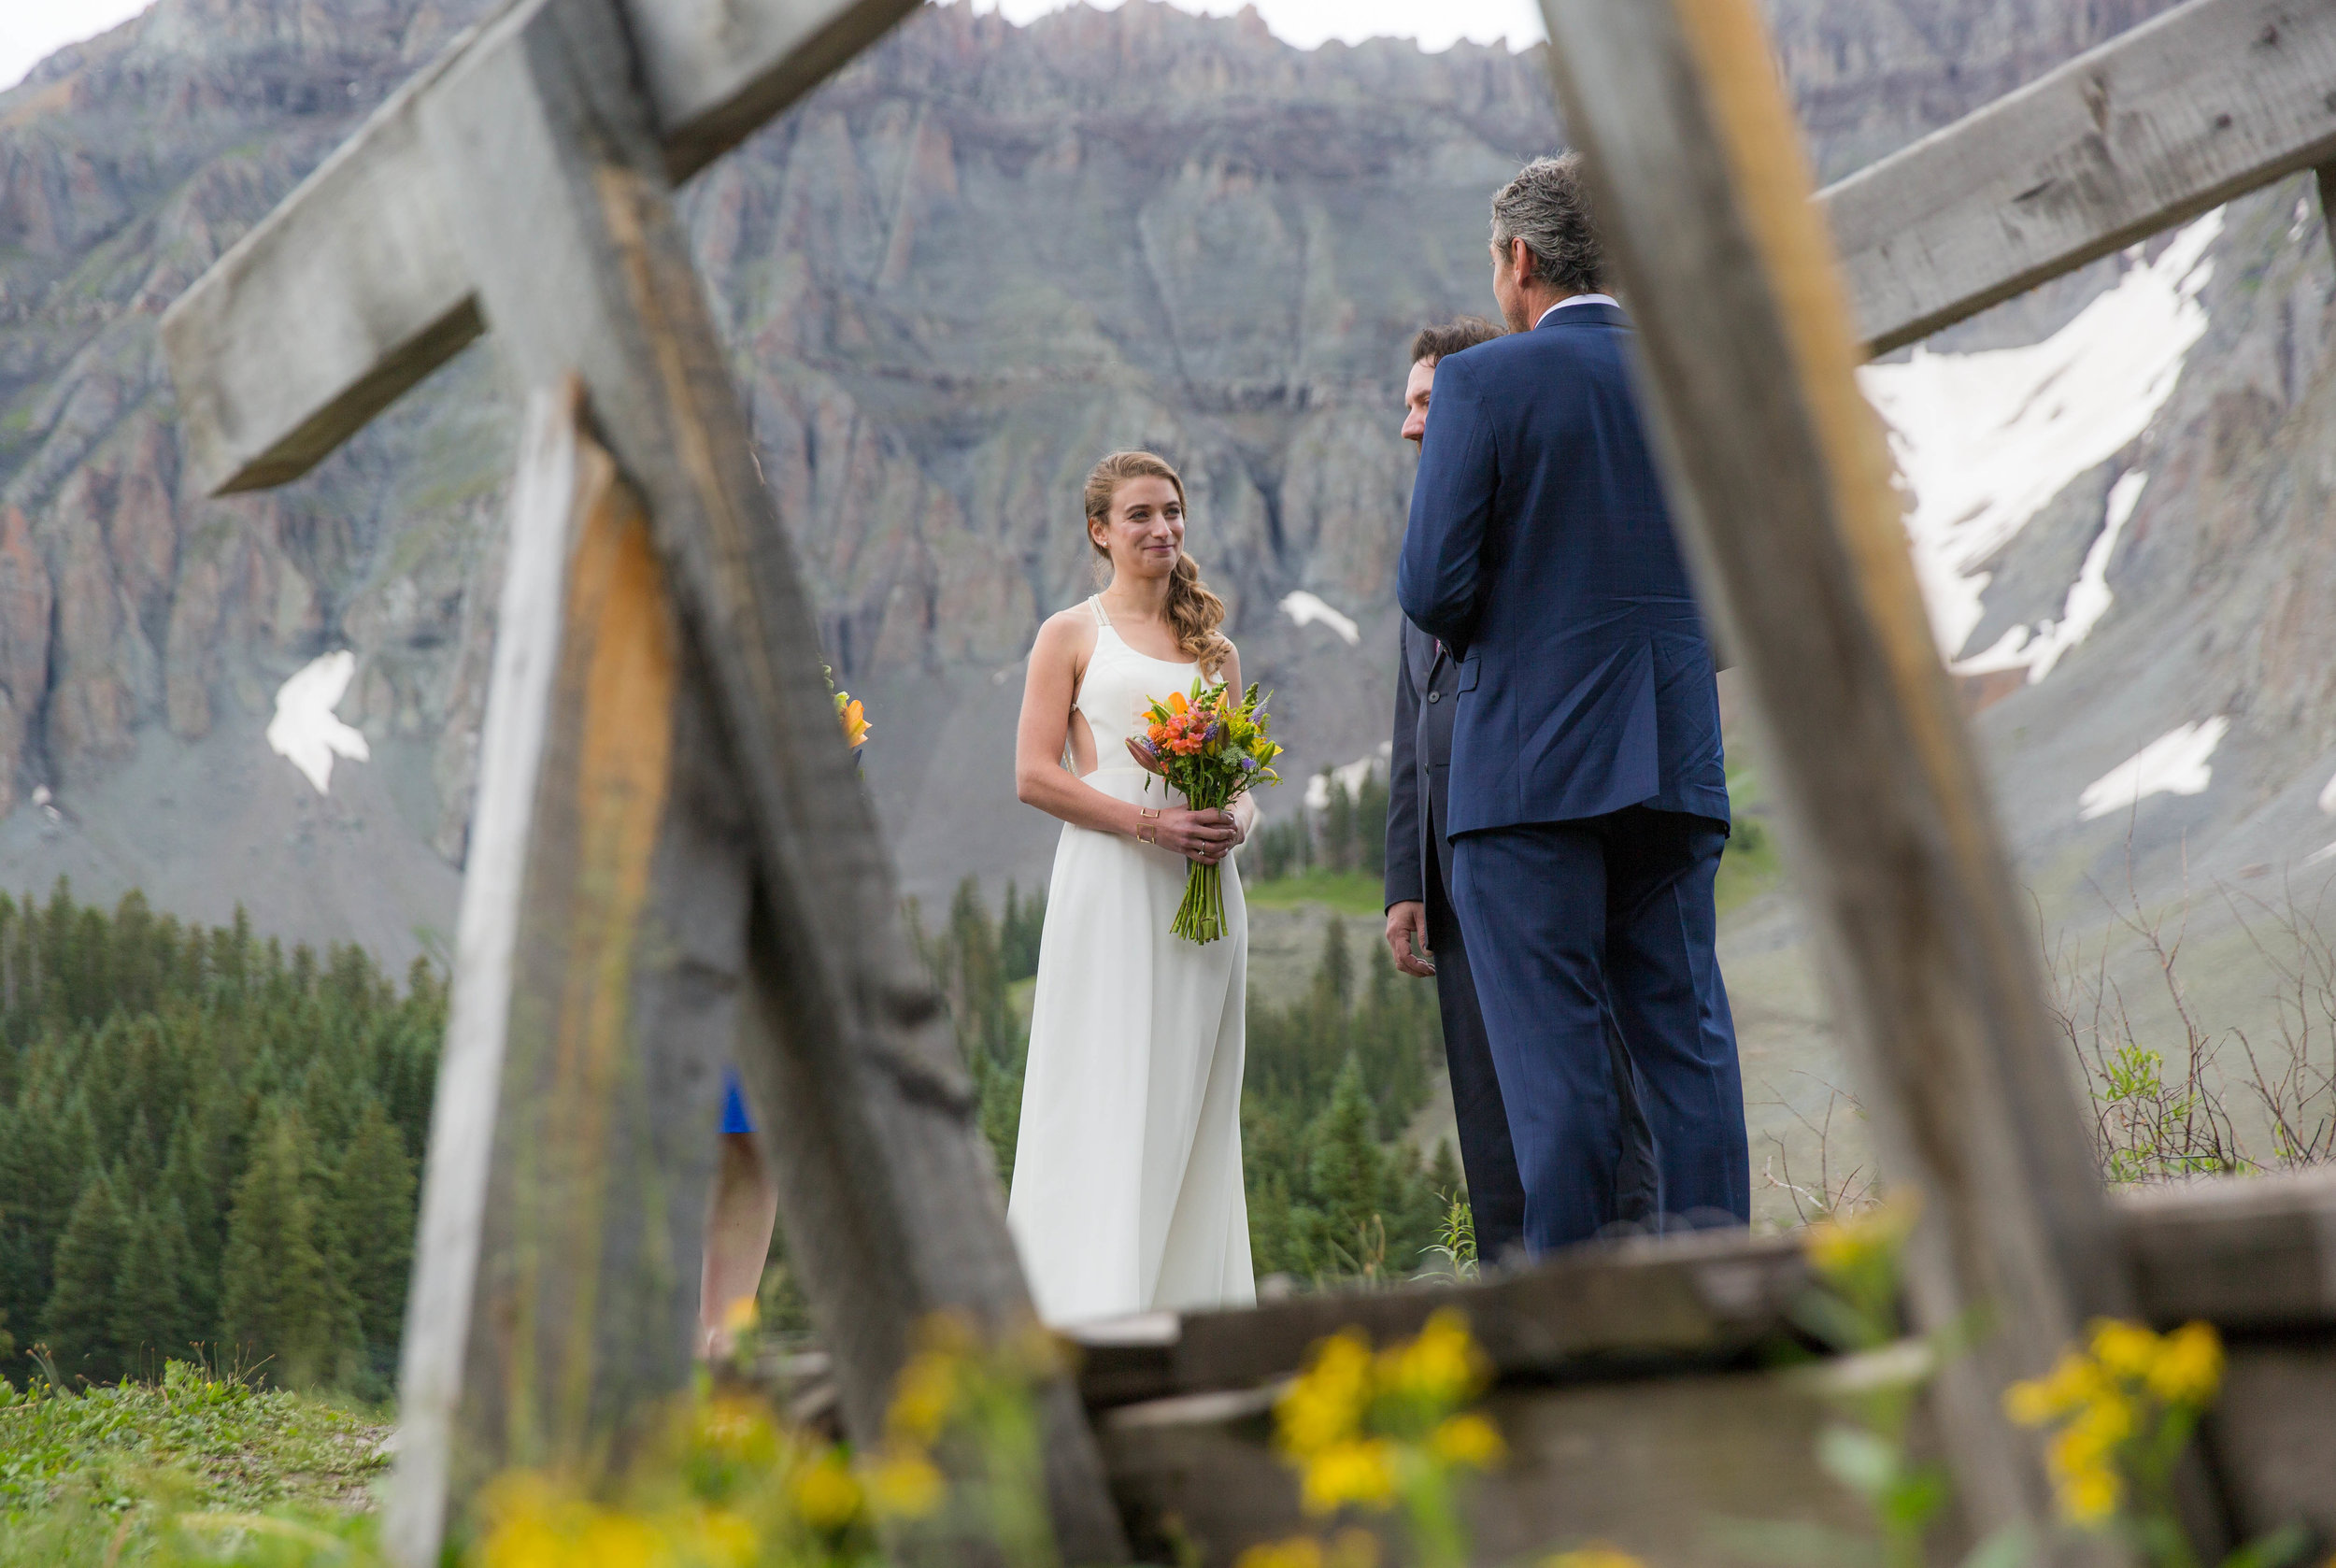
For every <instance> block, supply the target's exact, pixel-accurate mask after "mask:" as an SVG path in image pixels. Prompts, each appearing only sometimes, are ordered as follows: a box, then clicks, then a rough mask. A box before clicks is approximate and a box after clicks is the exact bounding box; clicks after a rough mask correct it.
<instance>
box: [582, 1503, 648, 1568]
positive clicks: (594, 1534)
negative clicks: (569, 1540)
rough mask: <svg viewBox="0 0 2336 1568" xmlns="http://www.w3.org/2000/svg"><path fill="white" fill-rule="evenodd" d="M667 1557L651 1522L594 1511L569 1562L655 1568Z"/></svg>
mask: <svg viewBox="0 0 2336 1568" xmlns="http://www.w3.org/2000/svg"><path fill="white" fill-rule="evenodd" d="M666 1555H667V1554H666V1552H665V1549H664V1542H663V1541H662V1540H661V1539H660V1538H659V1535H658V1532H657V1530H656V1528H655V1527H654V1526H652V1525H651V1524H650V1523H649V1522H648V1520H647V1519H644V1518H637V1517H635V1516H634V1515H632V1514H620V1513H617V1512H615V1511H614V1510H611V1509H606V1508H591V1509H588V1510H587V1511H586V1517H585V1519H584V1527H583V1529H581V1530H580V1531H578V1532H577V1539H576V1547H575V1551H574V1553H573V1555H571V1556H570V1558H569V1559H568V1561H571V1562H589V1563H591V1565H592V1568H651V1564H653V1563H656V1562H658V1561H661V1560H662V1559H663V1558H664V1557H665V1556H666Z"/></svg>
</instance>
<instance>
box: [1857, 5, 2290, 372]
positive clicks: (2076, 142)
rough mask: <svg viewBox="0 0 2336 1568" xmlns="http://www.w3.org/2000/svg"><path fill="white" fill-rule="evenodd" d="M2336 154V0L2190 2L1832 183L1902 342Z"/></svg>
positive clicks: (1890, 343)
mask: <svg viewBox="0 0 2336 1568" xmlns="http://www.w3.org/2000/svg"><path fill="white" fill-rule="evenodd" d="M2331 156H2336V7H2330V6H2327V5H2322V4H2316V3H2313V0H2190V3H2189V4H2188V5H2186V6H2182V7H2178V8H2176V9H2174V10H2171V11H2168V12H2166V13H2165V14H2164V15H2162V16H2159V17H2156V18H2153V19H2152V20H2150V21H2145V22H2144V23H2142V24H2141V25H2140V26H2138V27H2135V28H2133V29H2132V30H2131V31H2129V32H2127V33H2122V34H2120V35H2118V36H2116V37H2115V38H2113V39H2111V40H2110V41H2109V42H2107V43H2105V44H2102V45H2101V47H2100V48H2098V49H2093V50H2087V51H2086V52H2085V53H2083V54H2080V55H2078V56H2077V57H2076V58H2075V59H2073V60H2072V61H2070V62H2068V63H2067V64H2064V65H2062V66H2060V67H2059V68H2058V69H2057V70H2055V71H2053V72H2051V73H2050V74H2048V75H2046V76H2044V77H2041V78H2038V79H2037V80H2035V81H2033V82H2030V84H2029V85H2028V86H2026V87H2023V88H2020V89H2019V90H2018V91H2016V92H2014V93H2007V94H2005V95H2004V96H2003V97H2001V98H2000V99H1998V100H1997V101H1996V102H1994V103H1992V104H1989V105H1987V107H1985V108H1981V109H1978V110H1976V111H1974V112H1973V113H1972V114H1969V115H1966V116H1965V117H1964V118H1963V119H1961V120H1959V121H1956V122H1955V123H1954V124H1952V125H1949V126H1947V127H1945V128H1944V129H1943V130H1940V131H1937V132H1934V133H1932V134H1931V135H1928V136H1925V137H1924V138H1923V139H1922V140H1920V141H1918V142H1916V143H1915V144H1914V145H1913V146H1912V147H1909V148H1906V149H1904V150H1902V151H1899V152H1896V153H1893V154H1891V155H1890V156H1889V157H1887V158H1884V159H1881V160H1879V161H1878V162H1876V163H1874V164H1871V165H1870V166H1868V167H1866V168H1863V169H1860V170H1859V171H1858V172H1857V173H1856V174H1853V175H1851V176H1849V177H1848V178H1845V179H1844V180H1842V181H1840V182H1839V183H1838V184H1835V185H1832V186H1830V187H1828V188H1827V189H1826V190H1825V192H1823V193H1822V194H1821V195H1820V196H1819V197H1818V200H1819V201H1821V202H1822V203H1823V204H1824V207H1825V210H1826V215H1827V217H1828V219H1829V220H1830V222H1831V224H1832V229H1833V239H1834V243H1835V245H1836V246H1837V248H1838V249H1839V250H1840V253H1841V264H1842V269H1843V271H1844V273H1845V275H1846V277H1847V279H1848V284H1849V291H1850V296H1851V298H1852V300H1853V301H1854V302H1855V314H1856V321H1857V322H1858V327H1859V332H1860V333H1861V334H1862V335H1863V336H1864V339H1865V341H1866V344H1867V346H1868V348H1869V349H1870V350H1871V351H1872V352H1874V353H1882V352H1886V351H1887V350H1889V349H1895V348H1898V347H1900V346H1902V345H1903V344H1907V343H1912V342H1914V341H1915V340H1916V339H1917V338H1920V337H1925V336H1928V335H1930V334H1931V333H1934V332H1936V331H1938V330H1939V329H1940V328H1941V327H1944V326H1947V325H1950V324H1952V323H1953V322H1956V321H1960V320H1962V319H1963V318H1964V317H1966V316H1972V315H1975V314H1977V313H1978V312H1979V311H1981V310H1984V309H1986V308H1987V306H1990V305H1994V304H1996V303H1997V302H1998V301H2001V300H2005V299H2009V298H2011V297H2012V296H2013V295H2014V294H2016V293H2019V292H2023V291H2024V290H2028V289H2032V288H2034V287H2035V286H2036V285H2037V284H2039V283H2042V282H2044V281H2045V280H2047V279H2048V278H2056V277H2058V276H2059V275H2060V274H2061V273H2064V272H2070V271H2073V270H2074V269H2075V268H2077V267H2080V266H2082V265H2084V264H2086V263H2087V262H2089V261H2092V260H2093V259H2094V258H2096V257H2099V256H2105V255H2107V254H2108V253H2109V252H2111V251H2112V250H2116V249H2122V248H2123V247H2125V246H2128V245H2131V244H2133V243H2134V242H2135V241H2136V240H2141V239H2145V238H2147V237H2148V236H2149V235H2153V234H2155V233H2157V232H2158V231H2159V230H2161V229H2165V228H2169V227H2171V226H2172V225H2173V224H2175V223H2179V222H2181V221H2183V220H2184V219H2186V218H2190V217H2194V216H2196V215H2197V214H2199V213H2201V212H2204V211H2206V210H2207V209H2208V208H2210V207H2216V206H2219V205H2220V204H2222V203H2224V202H2227V201H2229V200H2230V199H2231V198H2232V197H2234V196H2240V195H2244V194H2245V193H2246V192H2249V191H2252V190H2255V189H2257V188H2258V187H2259V186H2263V185H2268V184H2270V183H2271V182H2272V181H2273V180H2276V179H2282V178H2286V176H2288V175H2290V174H2293V173H2295V172H2297V171H2298V170H2300V169H2306V168H2311V167H2313V166H2315V165H2316V164H2326V163H2327V162H2329V159H2330V157H2331Z"/></svg>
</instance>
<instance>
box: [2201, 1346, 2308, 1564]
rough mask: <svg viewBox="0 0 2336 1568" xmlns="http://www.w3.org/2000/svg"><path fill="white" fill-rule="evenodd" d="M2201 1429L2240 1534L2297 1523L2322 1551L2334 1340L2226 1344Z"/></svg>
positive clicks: (2254, 1534) (2260, 1532) (2250, 1535)
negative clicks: (2219, 1379)
mask: <svg viewBox="0 0 2336 1568" xmlns="http://www.w3.org/2000/svg"><path fill="white" fill-rule="evenodd" d="M2207 1434H2208V1437H2209V1439H2210V1440H2211V1441H2212V1443H2213V1446H2214V1449H2215V1456H2216V1458H2217V1459H2218V1460H2219V1461H2220V1463H2219V1464H2218V1465H2217V1466H2216V1469H2217V1470H2218V1471H2219V1473H2220V1474H2221V1475H2222V1477H2223V1480H2224V1484H2225V1485H2226V1486H2228V1487H2229V1490H2230V1494H2231V1504H2232V1512H2233V1514H2234V1515H2235V1522H2236V1524H2237V1526H2238V1532H2239V1533H2240V1535H2242V1536H2243V1537H2244V1538H2246V1539H2249V1540H2252V1539H2254V1538H2255V1537H2257V1536H2259V1535H2264V1534H2268V1533H2270V1532H2272V1531H2274V1530H2278V1529H2282V1528H2284V1527H2286V1526H2288V1525H2293V1524H2302V1525H2305V1526H2308V1527H2309V1528H2311V1529H2312V1530H2314V1531H2315V1532H2317V1533H2318V1535H2319V1540H2320V1549H2321V1550H2323V1551H2325V1550H2327V1549H2328V1547H2329V1544H2330V1543H2331V1542H2336V1343H2331V1340H2330V1337H2329V1335H2327V1334H2325V1333H2323V1334H2321V1335H2319V1336H2317V1338H2316V1339H2315V1340H2304V1339H2301V1338H2279V1337H2264V1338H2256V1339H2245V1340H2242V1341H2240V1342H2238V1343H2236V1344H2234V1345H2232V1346H2231V1347H2230V1357H2229V1367H2228V1370H2227V1371H2226V1372H2225V1374H2224V1376H2223V1390H2222V1398H2221V1399H2220V1400H2219V1401H2218V1402H2217V1403H2216V1404H2215V1411H2214V1414H2213V1415H2212V1416H2210V1417H2209V1418H2207ZM2306 1561H2314V1560H2312V1559H2307V1560H2306Z"/></svg>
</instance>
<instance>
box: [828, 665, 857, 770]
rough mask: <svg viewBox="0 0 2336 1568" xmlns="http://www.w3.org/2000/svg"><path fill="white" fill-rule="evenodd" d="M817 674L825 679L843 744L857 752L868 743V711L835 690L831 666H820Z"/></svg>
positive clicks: (849, 696) (850, 696)
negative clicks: (841, 729)
mask: <svg viewBox="0 0 2336 1568" xmlns="http://www.w3.org/2000/svg"><path fill="white" fill-rule="evenodd" d="M819 673H820V674H821V675H823V676H825V677H827V694H828V695H829V696H830V697H832V698H833V699H834V701H835V722H836V723H837V724H839V725H841V726H842V727H843V731H844V744H845V745H846V746H848V747H850V748H852V749H853V750H854V751H857V750H859V749H860V748H862V746H865V745H866V744H867V743H868V734H869V731H868V710H867V709H866V707H864V706H862V704H861V701H860V699H859V698H858V697H855V696H853V695H852V694H851V693H850V692H848V691H837V690H836V689H835V671H834V668H833V666H832V665H828V664H821V665H820V666H819Z"/></svg>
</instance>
